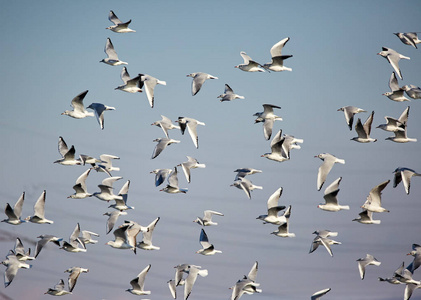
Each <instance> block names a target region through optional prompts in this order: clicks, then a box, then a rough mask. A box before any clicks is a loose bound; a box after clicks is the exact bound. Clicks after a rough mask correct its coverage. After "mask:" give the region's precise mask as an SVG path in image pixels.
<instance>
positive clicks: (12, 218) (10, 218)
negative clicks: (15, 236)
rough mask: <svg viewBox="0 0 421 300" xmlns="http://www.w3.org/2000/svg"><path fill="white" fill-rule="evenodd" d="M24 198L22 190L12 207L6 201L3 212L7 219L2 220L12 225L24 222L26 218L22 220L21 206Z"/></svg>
mask: <svg viewBox="0 0 421 300" xmlns="http://www.w3.org/2000/svg"><path fill="white" fill-rule="evenodd" d="M24 200H25V192H22V194H21V195H20V197H19V199H18V201H16V203H15V206H13V208H12V207H11V206H10V204H9V203H6V208H5V209H4V213H5V214H6V216H7V219H4V220H2V222H6V223H8V224H12V225H19V224H21V223H26V222H27V220H22V219H21V216H22V206H23V202H24Z"/></svg>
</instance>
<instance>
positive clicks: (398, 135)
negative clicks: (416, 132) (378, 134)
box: [385, 125, 417, 143]
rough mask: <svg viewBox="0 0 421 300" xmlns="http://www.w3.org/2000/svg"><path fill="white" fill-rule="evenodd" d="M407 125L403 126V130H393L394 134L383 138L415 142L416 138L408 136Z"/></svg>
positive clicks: (401, 141) (397, 141) (399, 141)
mask: <svg viewBox="0 0 421 300" xmlns="http://www.w3.org/2000/svg"><path fill="white" fill-rule="evenodd" d="M407 128H408V127H407V125H405V126H404V131H395V132H394V133H395V136H390V137H387V138H386V139H385V140H389V141H392V142H395V143H408V142H416V141H417V139H416V138H410V137H408V134H407Z"/></svg>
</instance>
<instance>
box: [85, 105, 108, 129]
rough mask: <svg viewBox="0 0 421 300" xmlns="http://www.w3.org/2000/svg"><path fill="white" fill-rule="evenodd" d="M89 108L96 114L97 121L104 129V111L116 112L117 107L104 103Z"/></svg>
mask: <svg viewBox="0 0 421 300" xmlns="http://www.w3.org/2000/svg"><path fill="white" fill-rule="evenodd" d="M87 108H90V109H92V110H93V111H94V112H95V116H96V119H97V121H98V124H99V127H101V129H104V111H107V110H115V107H112V106H107V105H104V104H102V103H91V104H90V105H89V106H88V107H87Z"/></svg>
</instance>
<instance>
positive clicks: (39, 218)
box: [25, 190, 54, 224]
mask: <svg viewBox="0 0 421 300" xmlns="http://www.w3.org/2000/svg"><path fill="white" fill-rule="evenodd" d="M46 193H47V192H46V191H45V190H44V191H43V192H42V194H41V196H39V198H38V200H37V202H35V205H34V215H33V216H29V217H27V218H26V219H25V220H27V221H29V222H32V223H37V224H53V223H54V221H51V220H48V219H46V218H45V196H46Z"/></svg>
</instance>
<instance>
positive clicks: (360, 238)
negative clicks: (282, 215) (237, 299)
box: [0, 1, 421, 300]
mask: <svg viewBox="0 0 421 300" xmlns="http://www.w3.org/2000/svg"><path fill="white" fill-rule="evenodd" d="M109 10H113V11H114V12H115V13H116V14H117V16H118V17H119V18H120V19H121V20H123V21H126V20H128V19H132V23H131V25H130V27H131V28H132V29H134V30H136V31H137V32H136V33H128V34H117V33H114V32H111V31H109V30H105V28H106V27H108V26H109V25H110V24H111V23H110V22H109V21H108V19H107V17H108V12H109ZM419 11H420V3H419V2H418V1H403V2H402V1H399V2H397V1H353V2H346V3H345V2H340V3H339V2H337V1H317V2H314V1H294V2H293V3H292V2H285V1H260V2H258V1H241V2H240V1H228V2H226V1H225V2H222V1H212V2H207V3H205V2H200V1H182V2H181V1H177V2H175V1H174V2H169V1H168V2H167V1H125V2H124V3H115V2H111V1H95V2H91V1H90V2H83V1H71V2H70V1H67V2H64V1H42V2H37V3H34V2H32V1H18V2H8V3H7V5H4V7H3V9H2V11H1V16H2V19H3V20H4V24H5V25H6V27H5V28H3V30H2V31H1V32H0V36H1V40H2V56H1V58H0V62H1V65H2V70H3V71H2V72H0V84H1V89H0V97H1V99H3V100H2V101H3V102H2V103H3V107H2V110H1V111H0V116H1V118H0V124H1V126H0V138H1V140H2V156H3V160H2V170H3V171H2V172H1V173H0V176H1V177H0V178H1V180H2V182H3V189H2V191H1V198H2V205H3V206H5V205H6V203H7V202H8V203H11V204H14V203H15V202H16V200H17V199H18V197H19V196H20V194H21V193H22V192H23V191H25V192H26V199H25V203H24V207H23V216H24V217H25V216H27V215H30V214H32V208H33V204H34V203H35V201H36V199H37V198H38V197H39V195H40V194H41V193H42V191H43V190H44V189H45V190H47V200H46V201H47V204H46V217H47V218H50V219H53V220H54V222H55V223H54V224H53V225H37V224H32V223H31V224H22V225H20V226H12V225H9V224H6V223H1V224H0V233H1V242H0V251H1V253H3V255H6V254H7V252H8V250H9V249H11V248H12V247H13V245H14V241H15V238H16V237H21V238H22V239H23V240H24V245H25V247H26V248H28V247H31V249H32V250H34V242H35V241H36V240H37V239H36V237H37V236H38V235H40V234H47V233H48V234H55V235H58V236H61V237H63V238H64V239H66V240H67V239H68V237H69V235H70V234H71V232H72V230H73V229H74V227H75V224H76V223H77V222H79V223H80V225H81V228H82V230H83V229H86V230H91V231H94V232H98V233H99V234H100V235H101V236H100V238H99V240H100V241H99V243H98V244H96V245H88V251H87V252H86V253H77V254H73V253H67V252H65V251H63V250H60V249H58V247H56V246H54V245H48V246H47V247H46V248H45V249H43V251H42V253H41V254H40V255H39V257H38V258H37V259H36V260H35V261H33V263H32V264H33V267H32V269H30V270H20V271H19V272H18V274H17V277H16V278H15V280H14V282H13V283H12V284H11V285H10V286H9V287H8V288H1V290H0V293H2V294H4V295H6V296H8V297H10V298H12V299H23V298H25V297H29V296H30V297H31V299H44V298H46V297H49V296H48V295H44V292H45V291H47V289H48V288H49V287H52V286H54V284H56V283H57V282H58V280H59V279H61V278H63V279H66V275H67V274H65V273H63V271H64V270H66V269H68V268H70V267H72V266H81V267H85V268H89V269H90V272H89V273H88V274H83V275H81V277H80V279H79V281H78V284H77V286H76V287H75V290H74V291H73V295H72V296H67V297H69V298H70V297H73V298H74V299H133V298H134V296H133V295H130V294H129V293H126V292H125V291H124V290H125V289H127V288H129V287H130V284H129V282H130V280H131V279H133V278H134V277H135V276H136V275H137V274H138V273H139V272H140V271H141V270H142V269H143V268H144V267H145V266H146V265H148V264H151V265H152V267H151V270H150V272H149V274H148V276H147V278H146V283H145V287H146V288H147V289H148V290H151V291H152V294H151V295H150V299H171V295H170V293H169V290H168V288H167V284H166V282H167V281H168V280H169V279H171V278H172V277H173V276H174V269H173V267H174V266H175V265H177V264H180V263H191V264H197V265H201V266H202V267H203V268H206V269H208V270H209V275H208V276H207V277H206V278H199V279H198V280H197V282H196V284H195V286H194V288H193V292H192V294H191V296H190V298H189V299H199V298H201V299H202V300H208V299H209V300H210V299H212V300H213V299H229V297H230V292H231V291H230V290H229V289H228V288H229V287H230V286H232V285H234V284H235V282H236V281H237V280H238V279H240V278H241V277H242V276H243V275H244V274H247V273H248V271H249V270H250V268H251V266H252V265H253V263H254V262H255V261H258V262H259V267H260V268H259V273H258V276H257V281H258V282H259V283H260V284H261V288H262V289H263V293H261V294H254V295H250V296H244V297H245V298H246V297H247V298H250V299H251V298H253V299H256V300H258V299H275V298H282V299H308V298H309V297H310V295H311V294H312V293H314V292H315V291H317V290H320V289H323V288H327V287H330V288H332V291H331V292H330V293H329V294H328V295H326V296H325V298H326V299H339V298H340V299H388V297H389V298H390V299H396V298H400V297H403V290H404V287H403V286H393V285H389V284H385V283H380V282H378V280H377V278H378V277H379V276H381V277H390V276H391V275H392V273H393V271H394V270H395V269H396V268H397V267H398V266H399V265H400V264H401V263H402V261H405V264H408V263H409V262H410V261H411V257H407V256H406V255H405V254H406V253H408V252H409V251H410V250H411V245H412V244H413V243H421V241H420V240H418V238H419V235H420V232H419V225H420V224H419V215H420V213H421V206H420V203H419V199H420V196H421V183H420V182H419V178H413V180H412V186H411V193H410V194H409V195H406V194H405V192H404V190H403V187H402V186H398V187H397V188H395V189H393V188H392V183H390V184H389V185H388V186H387V187H386V189H385V190H384V192H383V205H384V206H385V207H386V208H387V209H389V210H390V211H391V212H390V213H388V214H386V213H383V214H376V215H375V217H376V219H380V220H381V221H382V223H381V224H380V225H372V226H369V225H367V226H366V225H362V224H358V223H356V222H351V220H352V219H354V218H356V217H358V213H359V212H360V210H361V209H360V206H361V205H362V204H363V203H364V201H365V200H366V197H367V195H368V193H369V191H370V190H371V188H373V187H374V186H376V185H378V184H379V183H381V182H383V181H385V180H387V179H392V178H393V174H392V172H393V171H394V170H395V168H397V167H399V166H405V167H409V168H413V169H415V170H416V171H418V172H421V171H420V170H421V165H420V160H419V153H420V146H419V142H417V143H407V144H395V143H393V142H390V141H385V138H386V137H388V136H390V135H391V134H389V133H387V132H385V131H382V130H380V129H376V128H374V127H375V126H377V125H379V124H382V123H384V116H392V117H399V116H400V114H401V113H402V111H403V110H404V109H405V108H406V107H407V106H408V105H409V106H410V107H411V108H410V115H409V121H408V135H409V136H410V137H414V138H418V140H420V139H421V136H420V135H419V129H420V128H421V119H420V115H421V107H420V103H418V102H419V100H413V101H411V102H405V103H396V102H392V101H390V100H389V99H387V98H386V97H385V96H382V94H383V93H384V92H387V91H389V87H388V81H389V77H390V74H391V73H392V71H393V70H392V67H391V66H390V64H388V62H387V61H386V60H385V59H384V58H382V57H380V56H378V55H376V53H378V52H380V51H381V48H382V47H383V46H385V47H390V48H392V49H395V50H396V51H398V52H399V53H402V54H403V55H405V56H409V57H410V58H411V60H409V61H407V60H404V61H401V62H400V67H401V70H402V73H403V80H399V84H400V85H404V84H414V85H417V86H420V85H421V82H420V81H421V78H420V72H419V70H420V66H421V58H420V53H419V51H420V50H419V49H415V48H413V47H410V46H407V45H404V44H403V43H401V42H400V40H399V39H398V38H397V37H396V36H394V35H393V33H394V32H408V31H418V30H420V29H419V27H420V25H421V24H420V22H419ZM107 37H110V38H111V40H112V42H113V44H114V47H115V49H116V51H117V53H118V55H119V57H120V59H122V60H123V61H126V62H128V66H127V69H128V72H129V73H130V75H131V76H136V74H138V73H146V74H150V75H152V76H154V77H157V78H159V79H160V80H165V81H166V82H167V85H166V86H157V87H156V89H155V107H154V108H150V107H149V105H148V102H147V99H146V95H144V93H142V94H128V93H123V92H121V91H117V90H114V88H115V87H117V86H118V85H120V84H121V83H122V82H121V79H120V72H121V67H120V66H114V67H113V66H108V65H105V64H103V63H99V61H100V60H101V59H103V58H104V57H105V54H104V52H103V49H104V45H105V41H106V38H107ZM285 37H290V41H289V42H288V43H287V45H286V46H285V48H284V50H283V54H289V55H293V57H292V58H290V59H288V60H286V61H285V65H286V66H288V67H290V68H292V72H281V73H275V72H272V73H270V74H269V73H246V72H242V71H240V70H238V69H236V68H234V66H235V65H238V64H240V63H242V58H241V56H240V52H241V51H245V52H247V54H248V55H250V56H251V57H252V58H253V59H254V60H256V61H258V62H260V63H267V62H269V61H270V53H269V50H270V48H271V47H272V45H274V44H275V43H276V42H278V41H280V40H281V39H283V38H285ZM192 72H206V73H209V74H212V75H214V76H217V77H218V78H219V79H218V80H208V81H207V82H206V83H205V84H204V86H203V87H202V89H201V91H200V92H199V93H198V94H197V95H196V96H194V97H193V96H191V78H190V77H186V75H187V74H189V73H192ZM224 84H229V85H230V86H231V87H232V88H233V90H234V91H235V92H236V93H238V94H240V95H243V96H245V99H244V100H235V101H232V102H223V103H221V102H219V99H217V96H218V95H220V94H221V93H222V92H223V91H224ZM84 90H89V92H88V94H87V96H86V98H85V100H84V102H85V106H88V105H89V104H90V103H92V102H101V103H104V104H106V105H110V106H113V107H115V108H116V110H115V111H110V112H106V115H105V129H104V130H103V131H101V130H100V128H99V126H98V124H97V122H96V120H95V119H94V118H86V119H82V120H76V119H72V118H69V117H66V116H62V115H61V113H62V112H63V111H64V110H66V109H69V105H70V101H71V99H72V98H73V97H74V96H76V95H77V94H79V93H80V92H82V91H84ZM264 103H270V104H274V105H278V106H281V107H282V109H281V110H279V113H278V115H280V116H282V118H283V121H281V122H276V123H275V125H274V133H276V132H277V131H278V130H279V129H282V130H283V132H284V133H287V134H291V135H295V136H296V137H298V138H302V139H304V143H303V144H302V145H301V147H302V148H301V149H300V150H294V151H293V152H292V154H291V160H290V161H287V162H283V163H277V162H274V161H269V160H267V159H265V158H262V157H260V155H262V154H263V153H265V152H268V151H269V149H270V147H269V142H268V141H266V140H265V139H264V138H263V130H262V126H261V124H260V123H259V124H254V117H253V114H254V113H255V112H258V111H261V110H262V104H264ZM346 105H353V106H357V107H361V108H363V109H365V110H367V111H368V112H371V111H373V110H374V111H375V115H374V122H373V128H372V134H371V135H372V137H374V138H377V139H378V141H377V142H376V143H370V144H359V143H356V142H353V141H350V139H351V138H352V137H354V136H356V133H355V130H352V131H349V129H348V127H347V125H346V123H345V119H344V116H343V113H342V112H337V109H338V108H340V107H342V106H346ZM160 115H165V116H167V117H169V118H170V119H171V120H173V121H175V120H177V118H178V117H179V116H186V117H192V118H195V119H198V120H200V121H202V122H205V123H206V126H200V127H199V128H198V132H199V149H196V148H195V147H194V146H193V143H192V141H191V140H190V137H189V136H188V135H184V136H183V135H181V133H180V132H179V131H176V130H173V131H171V132H170V137H172V138H174V139H178V140H180V141H181V143H180V144H174V145H171V146H169V147H168V148H167V149H165V150H164V152H163V153H162V154H161V155H160V156H158V157H157V158H155V159H153V160H152V159H151V154H152V151H153V149H154V147H155V143H154V142H153V140H154V139H156V138H159V137H163V133H162V131H161V129H159V128H157V127H155V126H151V125H150V124H151V123H153V122H154V121H156V120H159V119H160V118H161V117H160ZM368 115H369V113H363V114H360V115H358V116H357V117H360V118H361V119H362V121H363V122H364V121H365V120H366V118H367V117H368ZM59 136H62V137H63V138H64V139H65V141H66V142H67V144H68V145H69V146H70V145H74V146H75V148H76V153H77V154H89V155H92V156H95V157H99V155H100V154H103V153H107V154H113V155H117V156H119V157H120V158H121V159H120V160H119V161H117V162H116V163H115V165H116V166H119V167H120V169H121V170H120V172H114V173H113V175H114V176H122V177H123V179H122V180H120V181H119V182H117V183H116V184H115V189H116V190H117V191H118V190H119V189H120V188H121V186H122V185H123V184H124V182H125V181H126V180H130V181H131V185H130V191H129V205H132V206H135V210H133V211H130V212H129V213H128V215H127V216H125V217H124V216H123V217H121V218H120V219H119V223H118V224H117V225H119V224H121V223H122V222H123V220H124V219H129V220H133V221H136V222H139V223H141V224H142V225H147V224H149V223H150V222H151V221H152V220H154V219H155V218H156V217H160V218H161V219H160V221H159V223H158V224H157V226H156V228H155V232H154V239H153V241H154V244H156V245H158V246H160V247H161V249H160V250H159V251H141V250H139V251H138V254H137V255H134V254H133V253H131V252H130V251H128V250H127V251H124V250H117V249H112V248H111V247H109V246H105V245H104V244H105V243H106V242H107V241H109V240H111V239H113V236H112V234H109V235H106V234H105V222H106V217H105V216H103V215H102V214H103V213H104V212H106V211H108V209H107V206H108V205H107V204H106V203H104V202H101V201H99V200H98V199H95V198H88V199H83V200H72V199H67V198H66V197H67V196H69V195H70V194H72V193H73V189H72V186H73V185H74V182H75V180H76V179H77V177H78V176H79V175H80V174H82V173H83V172H84V171H85V170H86V168H85V167H81V166H73V167H68V166H61V165H57V164H53V161H55V160H56V159H58V158H60V156H59V153H58V151H57V142H58V138H59ZM322 152H329V153H331V154H334V155H336V156H337V157H339V158H343V159H345V161H346V164H345V165H335V166H334V168H333V170H332V172H331V173H330V174H329V176H328V178H327V181H326V184H325V187H326V186H327V185H328V184H330V183H331V182H332V181H334V180H335V179H336V178H338V177H340V176H342V177H343V179H342V182H341V184H340V189H341V191H340V192H339V201H340V203H341V204H344V205H349V206H350V207H351V209H350V210H349V211H340V212H336V213H329V212H326V211H321V210H319V209H318V208H317V205H318V204H319V203H321V202H323V191H324V188H325V187H324V188H323V189H322V191H317V189H316V178H317V170H318V167H319V165H320V163H321V161H320V160H319V159H317V158H314V156H315V155H317V154H319V153H322ZM186 155H188V156H192V157H195V158H196V159H198V160H199V162H201V163H205V164H206V168H205V169H196V170H193V171H192V182H191V183H187V182H186V180H185V178H184V176H183V174H182V172H181V170H179V175H180V176H179V183H180V187H183V188H184V187H186V188H187V187H188V188H189V191H188V193H187V194H176V195H171V194H166V193H163V192H159V188H156V187H155V186H154V176H153V175H152V174H149V172H150V171H152V170H153V169H156V168H173V167H174V166H175V165H177V164H179V163H181V162H184V161H186ZM240 167H252V168H256V169H260V170H262V171H263V172H262V173H261V174H256V175H253V176H251V177H250V178H249V179H250V180H251V181H252V182H253V183H255V184H257V185H261V186H263V190H255V191H253V192H252V199H251V200H249V199H247V198H246V196H245V194H244V193H243V192H242V191H241V190H238V189H236V188H234V187H230V184H232V182H233V180H234V177H235V173H234V172H233V171H234V170H235V169H237V168H240ZM103 178H105V177H104V174H100V173H94V172H91V174H90V175H89V177H88V179H87V185H88V191H89V192H95V191H97V190H98V188H97V185H98V184H100V182H101V181H102V179H103ZM279 187H283V189H284V192H283V195H282V197H281V200H280V203H281V204H282V205H286V206H287V205H292V215H291V219H290V230H291V232H294V233H295V234H296V237H295V238H291V239H282V238H277V237H275V236H273V235H270V232H272V231H274V230H275V229H276V226H274V225H270V224H266V225H263V224H262V223H261V222H260V221H259V220H256V217H257V216H258V215H260V214H263V213H265V210H266V201H267V199H268V197H269V196H270V195H271V194H272V193H273V192H274V191H275V190H276V189H278V188H279ZM205 209H212V210H216V211H220V212H222V213H224V215H225V216H224V217H217V218H215V221H217V222H218V223H219V225H218V226H215V227H207V228H205V230H206V232H207V234H208V236H209V239H210V241H211V242H212V243H214V245H215V247H216V248H217V249H220V250H222V254H217V255H215V256H211V257H205V256H201V255H198V254H196V253H195V252H196V251H197V250H198V249H199V248H200V244H199V235H200V230H201V228H200V226H198V225H197V224H195V223H193V222H191V221H192V220H194V219H195V218H196V216H200V215H201V214H202V213H203V210H205ZM216 219H217V220H216ZM316 229H330V230H334V231H338V232H339V235H338V237H337V238H336V239H337V240H338V241H341V242H342V245H338V246H333V247H332V249H333V253H334V257H333V258H332V257H330V256H329V255H328V254H327V253H326V251H325V250H324V249H318V250H317V251H316V252H314V253H312V254H308V251H309V249H310V244H311V242H312V240H313V237H314V236H313V235H312V234H311V233H312V232H313V231H314V230H316ZM31 241H32V242H31ZM366 253H370V254H372V255H374V256H375V257H376V258H377V259H378V260H380V261H381V262H382V264H381V266H379V267H374V266H370V267H368V268H367V273H366V278H365V279H364V280H361V279H360V278H359V274H358V268H357V263H356V260H357V259H358V258H360V257H364V256H365V255H366ZM3 269H4V268H3ZM414 278H415V279H417V280H419V279H421V276H420V275H419V274H417V272H415V274H414ZM178 292H179V295H180V296H179V298H181V297H182V296H181V295H182V290H181V289H180V290H179V291H178ZM420 295H421V294H420V292H419V291H415V292H414V295H413V299H421V296H420Z"/></svg>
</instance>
